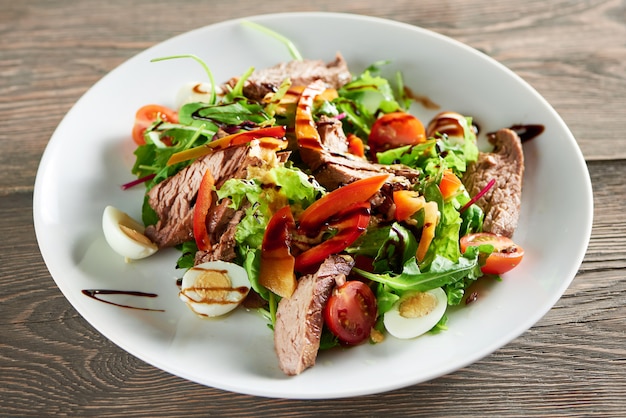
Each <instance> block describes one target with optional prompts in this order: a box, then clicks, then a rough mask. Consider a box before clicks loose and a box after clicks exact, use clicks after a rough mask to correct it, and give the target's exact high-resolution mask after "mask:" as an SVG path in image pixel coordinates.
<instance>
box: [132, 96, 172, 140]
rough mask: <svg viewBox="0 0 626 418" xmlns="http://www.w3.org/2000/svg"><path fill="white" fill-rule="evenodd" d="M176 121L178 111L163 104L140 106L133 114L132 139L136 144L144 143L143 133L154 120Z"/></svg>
mask: <svg viewBox="0 0 626 418" xmlns="http://www.w3.org/2000/svg"><path fill="white" fill-rule="evenodd" d="M157 120H162V121H164V122H171V123H178V113H176V112H174V111H173V110H172V109H169V108H167V107H165V106H161V105H155V104H150V105H146V106H143V107H141V108H140V109H139V110H138V111H137V113H136V114H135V125H134V126H133V140H134V141H135V143H136V144H137V145H143V144H145V143H146V141H145V139H144V137H143V134H144V132H146V129H148V128H149V127H150V125H152V124H153V123H154V122H155V121H157Z"/></svg>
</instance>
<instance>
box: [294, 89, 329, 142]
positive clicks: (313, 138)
mask: <svg viewBox="0 0 626 418" xmlns="http://www.w3.org/2000/svg"><path fill="white" fill-rule="evenodd" d="M324 90H325V87H324V83H323V82H322V81H321V80H317V81H314V82H313V83H311V84H309V85H308V86H307V87H306V88H305V89H304V90H302V94H301V95H300V98H299V99H298V107H297V108H296V119H295V130H296V138H297V140H298V147H299V148H309V149H317V150H321V149H322V148H323V146H322V141H321V139H320V134H319V132H318V131H317V126H316V125H315V121H314V120H313V103H314V101H315V97H316V96H318V95H320V94H322V93H323V92H324Z"/></svg>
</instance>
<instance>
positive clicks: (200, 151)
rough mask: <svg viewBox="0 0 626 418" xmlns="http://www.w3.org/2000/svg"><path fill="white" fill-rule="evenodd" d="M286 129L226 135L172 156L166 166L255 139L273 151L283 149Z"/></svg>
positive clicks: (277, 128)
mask: <svg viewBox="0 0 626 418" xmlns="http://www.w3.org/2000/svg"><path fill="white" fill-rule="evenodd" d="M285 133H286V128H285V127H284V126H271V127H268V128H259V129H255V130H253V131H244V132H238V133H236V134H232V135H228V136H225V137H223V138H220V139H216V140H214V141H211V142H209V143H206V144H204V145H200V146H199V147H194V148H190V149H188V150H184V151H180V152H177V153H175V154H172V156H171V157H170V159H169V160H168V161H167V165H173V164H176V163H180V162H183V161H187V160H191V159H193V158H199V157H203V156H205V155H207V154H210V153H211V152H213V151H215V150H218V149H226V148H228V147H232V146H235V145H242V144H246V143H248V142H250V141H253V140H255V139H259V140H261V141H262V142H263V144H264V145H265V146H270V147H272V148H274V149H277V150H278V149H284V148H286V147H287V138H285Z"/></svg>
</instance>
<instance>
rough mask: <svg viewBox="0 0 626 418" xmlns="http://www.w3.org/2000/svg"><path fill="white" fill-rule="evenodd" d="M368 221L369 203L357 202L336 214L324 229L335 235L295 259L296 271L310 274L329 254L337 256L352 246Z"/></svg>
mask: <svg viewBox="0 0 626 418" xmlns="http://www.w3.org/2000/svg"><path fill="white" fill-rule="evenodd" d="M369 221H370V204H369V202H357V203H353V204H352V205H350V206H348V207H347V208H346V209H344V210H342V211H340V212H339V213H337V215H336V216H334V217H333V219H332V220H331V221H329V223H328V225H327V227H326V228H328V229H329V230H336V231H337V233H336V234H335V235H333V236H332V237H331V238H329V239H327V240H326V241H323V242H321V243H320V244H318V245H316V246H314V247H312V248H310V249H308V250H306V251H305V252H303V253H302V254H300V255H298V256H297V257H296V265H295V268H296V271H298V272H300V273H312V272H314V271H315V270H316V269H317V268H318V267H319V265H320V264H321V263H322V262H323V261H324V260H325V259H326V258H327V257H328V256H329V255H331V254H337V253H340V252H341V251H343V250H345V249H346V248H347V247H348V246H350V244H352V243H353V242H354V241H355V240H356V239H357V238H358V237H359V236H360V235H361V234H362V233H363V232H364V231H365V229H366V228H367V225H368V224H369Z"/></svg>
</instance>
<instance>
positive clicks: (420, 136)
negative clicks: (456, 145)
mask: <svg viewBox="0 0 626 418" xmlns="http://www.w3.org/2000/svg"><path fill="white" fill-rule="evenodd" d="M425 141H426V133H425V131H424V125H422V122H420V120H419V119H418V118H416V117H415V116H413V115H411V114H410V113H405V112H393V113H387V114H386V115H383V116H381V117H380V118H378V119H376V122H374V124H373V125H372V130H371V132H370V135H369V138H368V141H367V143H368V144H369V146H370V156H371V157H372V158H373V159H374V160H376V153H377V152H382V151H386V150H388V149H392V148H399V147H402V146H405V145H415V144H419V143H421V142H425Z"/></svg>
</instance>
